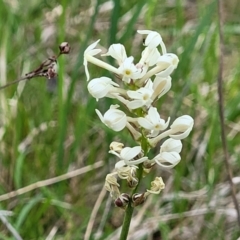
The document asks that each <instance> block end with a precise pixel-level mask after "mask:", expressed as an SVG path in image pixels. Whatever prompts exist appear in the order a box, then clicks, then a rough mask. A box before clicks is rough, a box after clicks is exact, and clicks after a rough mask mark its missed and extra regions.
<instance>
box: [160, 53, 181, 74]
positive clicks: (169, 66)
mask: <svg viewBox="0 0 240 240" xmlns="http://www.w3.org/2000/svg"><path fill="white" fill-rule="evenodd" d="M178 62H179V59H178V57H177V55H175V54H173V53H167V54H164V55H162V56H160V57H159V59H158V61H157V66H160V67H161V68H162V69H163V70H162V71H161V72H160V73H157V74H156V75H157V76H160V77H168V76H169V75H170V74H171V73H172V72H173V70H174V69H176V68H177V66H178Z"/></svg>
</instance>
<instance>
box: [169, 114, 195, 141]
mask: <svg viewBox="0 0 240 240" xmlns="http://www.w3.org/2000/svg"><path fill="white" fill-rule="evenodd" d="M193 124H194V120H193V119H192V117H190V116H188V115H183V116H181V117H179V118H177V119H176V120H175V121H174V122H173V124H172V125H171V127H170V128H171V131H172V133H171V135H169V136H170V137H171V138H173V139H176V140H181V139H183V138H186V137H187V136H188V135H189V133H190V132H191V131H192V128H193ZM177 133H178V134H177Z"/></svg>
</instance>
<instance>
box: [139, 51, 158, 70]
mask: <svg viewBox="0 0 240 240" xmlns="http://www.w3.org/2000/svg"><path fill="white" fill-rule="evenodd" d="M160 56H161V54H160V53H159V51H158V50H157V48H149V47H146V48H145V49H144V50H143V52H142V57H141V59H140V61H139V64H147V65H148V66H150V67H151V66H153V65H155V64H156V63H157V61H158V59H159V57H160Z"/></svg>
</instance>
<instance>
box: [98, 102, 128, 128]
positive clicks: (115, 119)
mask: <svg viewBox="0 0 240 240" xmlns="http://www.w3.org/2000/svg"><path fill="white" fill-rule="evenodd" d="M117 108H118V106H115V105H112V106H111V107H110V109H109V110H108V111H107V112H105V114H104V116H103V115H102V114H101V112H100V111H99V110H98V109H96V110H95V111H96V113H97V115H98V116H99V118H100V120H101V121H102V122H103V123H104V124H105V125H106V126H107V127H109V128H111V129H112V130H114V131H116V132H119V131H121V130H122V129H124V128H125V126H126V124H127V116H126V114H125V113H124V112H123V111H121V110H119V109H117Z"/></svg>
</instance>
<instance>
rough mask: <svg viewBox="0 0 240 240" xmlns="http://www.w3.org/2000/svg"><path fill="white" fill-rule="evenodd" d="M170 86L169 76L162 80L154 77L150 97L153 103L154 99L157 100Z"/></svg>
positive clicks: (170, 79)
mask: <svg viewBox="0 0 240 240" xmlns="http://www.w3.org/2000/svg"><path fill="white" fill-rule="evenodd" d="M171 86H172V78H171V77H170V76H168V77H166V78H163V77H160V76H156V77H155V79H154V81H153V90H154V93H153V95H152V100H153V101H154V100H155V99H156V98H157V99H159V98H160V97H162V96H163V95H164V94H165V93H167V92H168V91H169V90H170V88H171Z"/></svg>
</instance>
